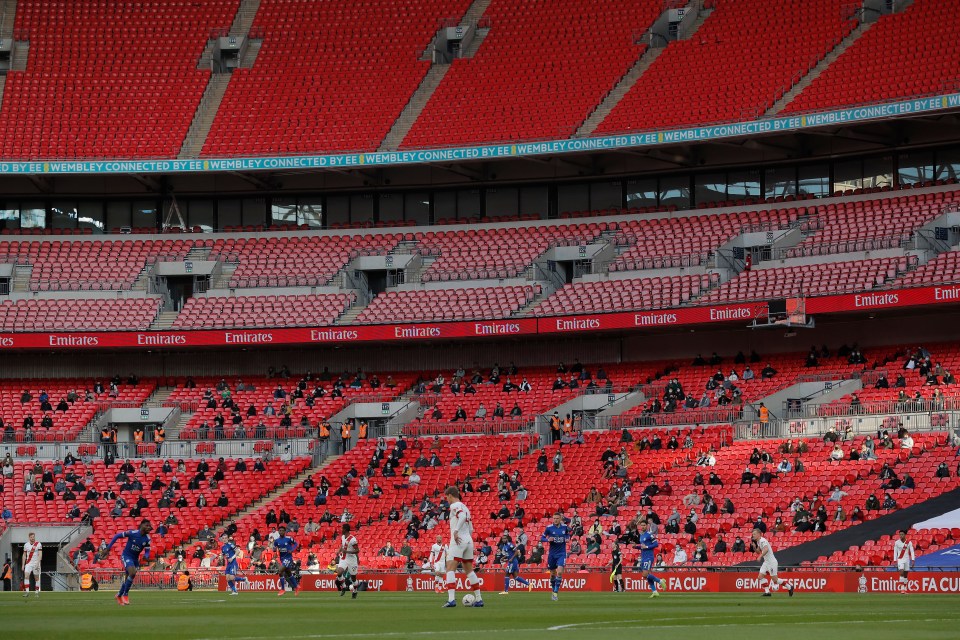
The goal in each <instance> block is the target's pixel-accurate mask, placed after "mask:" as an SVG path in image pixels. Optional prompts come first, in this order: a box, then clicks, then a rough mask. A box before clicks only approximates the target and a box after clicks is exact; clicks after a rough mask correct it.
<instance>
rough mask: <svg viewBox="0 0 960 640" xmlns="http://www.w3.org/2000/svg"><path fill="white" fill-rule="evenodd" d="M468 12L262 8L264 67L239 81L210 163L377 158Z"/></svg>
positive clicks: (449, 1) (392, 5)
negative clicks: (367, 153) (223, 159)
mask: <svg viewBox="0 0 960 640" xmlns="http://www.w3.org/2000/svg"><path fill="white" fill-rule="evenodd" d="M469 4H470V3H469V2H468V1H467V0H413V1H405V2H401V1H399V0H386V1H384V2H377V3H376V4H349V5H342V4H329V3H317V2H312V1H311V0H263V1H262V2H261V3H260V8H259V11H258V12H257V17H256V19H255V21H254V24H253V28H254V29H256V30H258V31H259V32H261V33H262V34H263V45H262V48H261V49H260V53H259V55H258V57H257V62H256V64H255V65H254V67H253V68H252V69H237V70H236V71H235V72H234V74H233V77H232V78H231V80H230V85H229V87H228V88H227V92H226V95H225V96H224V98H223V103H222V105H221V107H220V110H219V111H218V113H217V118H216V120H215V121H214V123H213V126H212V128H211V129H210V133H209V135H208V136H207V140H206V144H205V145H204V148H203V155H204V156H236V155H256V154H258V153H270V154H287V153H298V152H301V153H302V152H310V151H318V150H324V151H350V150H352V151H360V150H373V149H376V148H377V146H378V145H379V144H380V141H381V140H383V138H384V137H385V136H386V134H387V132H388V131H389V130H390V127H391V126H392V125H393V122H394V121H395V120H396V119H397V117H398V116H399V115H400V113H401V111H402V110H403V107H404V106H405V105H406V103H407V101H408V100H409V99H410V96H411V95H412V94H413V92H414V91H415V90H416V88H417V86H418V85H419V84H420V82H421V80H423V77H424V76H425V75H426V73H427V70H428V69H429V68H430V62H428V61H423V60H420V59H419V58H420V54H421V53H423V51H424V50H425V49H426V47H427V45H428V44H429V43H430V41H431V39H432V38H433V36H434V35H435V34H436V30H437V27H438V23H439V22H440V20H441V19H446V18H451V17H455V16H456V17H459V16H461V15H463V13H464V11H466V9H467V7H468V6H469ZM386 69H389V72H388V73H385V70H386Z"/></svg>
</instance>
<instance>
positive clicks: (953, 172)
mask: <svg viewBox="0 0 960 640" xmlns="http://www.w3.org/2000/svg"><path fill="white" fill-rule="evenodd" d="M957 179H960V148H955V149H943V150H941V151H937V180H957Z"/></svg>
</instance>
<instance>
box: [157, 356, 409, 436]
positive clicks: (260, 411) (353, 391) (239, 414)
mask: <svg viewBox="0 0 960 640" xmlns="http://www.w3.org/2000/svg"><path fill="white" fill-rule="evenodd" d="M415 378H416V374H412V373H409V372H407V373H399V372H398V373H393V374H386V375H385V376H384V377H383V378H382V379H380V378H378V377H377V378H376V379H375V377H374V376H373V375H371V376H369V377H368V378H365V379H357V378H356V374H352V375H351V374H341V375H338V376H337V375H335V376H329V377H328V376H326V375H323V374H321V375H319V376H317V375H316V374H309V373H308V374H304V375H303V376H302V378H301V379H299V380H297V381H296V382H293V381H291V380H289V379H285V378H282V379H276V378H264V377H255V378H246V379H244V380H242V381H240V380H237V381H232V382H230V383H228V382H227V381H226V380H222V379H217V378H197V379H195V380H194V379H192V378H191V379H190V380H189V381H188V380H184V381H182V382H180V383H178V386H177V387H176V388H175V389H174V391H173V392H172V393H171V394H170V397H169V398H168V400H167V402H168V403H169V404H177V405H180V406H181V407H183V408H184V409H185V410H187V411H194V413H193V415H192V416H191V417H190V419H189V420H188V421H187V423H186V424H185V425H184V426H183V428H182V429H181V430H180V434H179V437H180V438H181V439H185V440H198V439H199V440H208V439H221V438H227V439H232V438H271V437H284V436H287V435H289V436H293V437H303V436H304V435H310V436H315V435H316V434H317V429H316V427H317V425H318V423H320V422H322V421H326V420H328V419H329V418H330V417H331V416H333V415H334V414H336V413H337V412H339V411H340V410H341V409H343V407H344V406H346V404H347V403H349V402H351V401H354V400H360V399H363V400H364V401H369V402H381V401H385V400H390V399H393V398H395V397H396V396H398V395H400V394H401V393H403V392H404V391H405V390H407V389H408V388H409V387H410V386H411V385H412V384H413V382H414V380H415ZM241 384H243V389H242V390H240V385H241ZM373 385H376V386H373ZM301 387H302V388H301ZM334 387H336V388H337V391H336V392H335V391H334ZM318 388H319V389H320V390H322V391H318ZM307 396H309V397H310V398H311V399H310V403H309V404H308V402H307ZM218 416H219V418H220V419H222V422H221V423H220V425H219V426H218V424H217V423H218ZM336 435H337V434H331V437H336Z"/></svg>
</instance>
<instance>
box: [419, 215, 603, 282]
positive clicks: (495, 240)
mask: <svg viewBox="0 0 960 640" xmlns="http://www.w3.org/2000/svg"><path fill="white" fill-rule="evenodd" d="M606 227H607V225H601V224H597V223H592V224H570V225H549V226H532V227H508V228H502V227H501V228H493V229H467V230H465V231H430V232H427V233H423V234H420V235H419V236H418V238H417V240H418V245H419V247H420V252H421V253H422V254H423V255H424V256H426V257H430V256H436V259H435V260H434V262H433V264H431V265H430V266H429V267H428V268H427V270H426V271H425V272H424V273H423V276H422V278H423V281H424V282H434V281H440V280H444V281H446V280H468V279H469V280H476V279H478V278H481V279H482V278H515V277H517V276H519V275H521V274H523V272H524V271H525V270H526V268H527V267H528V266H529V265H530V264H531V263H532V262H533V261H534V260H536V258H537V257H538V256H539V255H540V254H542V253H543V252H544V251H546V250H547V249H549V248H550V247H551V246H576V245H585V244H589V243H590V242H591V241H593V240H594V239H596V238H597V236H599V235H600V234H601V233H602V232H603V230H604V229H605V228H606Z"/></svg>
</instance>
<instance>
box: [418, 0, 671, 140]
mask: <svg viewBox="0 0 960 640" xmlns="http://www.w3.org/2000/svg"><path fill="white" fill-rule="evenodd" d="M663 7H664V3H663V2H662V1H661V0H642V1H640V2H609V1H608V0H583V1H581V2H579V3H577V5H576V6H574V5H567V4H565V3H556V2H550V1H549V0H538V1H536V2H523V3H517V2H511V1H509V0H494V1H493V2H492V3H491V4H490V7H489V8H488V9H487V10H486V12H485V13H484V20H487V21H489V29H490V32H489V33H488V34H487V36H486V38H485V39H484V40H483V43H482V44H481V45H480V48H479V49H478V50H477V52H476V55H475V56H474V57H473V58H470V59H458V60H455V61H454V62H453V64H452V65H451V67H450V70H449V71H448V72H447V74H446V76H445V77H444V79H443V81H442V82H441V83H440V86H439V87H438V88H437V90H436V91H435V92H434V94H433V96H431V98H430V101H429V102H428V103H427V106H426V107H425V108H424V110H423V113H422V114H421V115H420V117H419V118H418V119H417V121H416V123H415V124H414V126H413V128H412V129H411V130H410V132H409V133H408V134H407V137H406V139H405V140H404V141H403V147H405V148H410V147H425V146H426V147H437V146H445V145H450V144H472V143H477V142H496V141H517V140H538V139H551V138H569V137H570V136H572V135H573V133H574V132H575V131H576V130H577V127H578V126H579V125H580V124H581V123H582V122H583V121H584V120H585V119H586V118H587V116H588V115H590V113H591V112H592V111H593V109H594V108H595V107H596V105H597V104H599V103H600V101H601V100H602V99H603V98H604V96H605V95H606V94H607V93H608V92H609V91H610V89H611V88H612V87H613V86H614V85H615V84H616V83H617V81H618V80H619V79H620V78H621V77H622V76H623V75H624V73H626V72H627V70H628V69H630V67H631V66H632V65H633V63H634V62H635V61H636V60H637V58H639V57H640V55H641V54H642V53H643V52H644V50H645V46H643V45H636V44H634V34H635V33H637V32H642V31H644V30H646V29H647V28H648V27H649V26H650V25H651V24H652V23H653V21H654V20H655V19H656V18H657V16H659V15H660V13H661V11H662V10H663ZM531 34H536V46H531ZM584 69H589V70H590V72H589V73H583V70H584Z"/></svg>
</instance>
